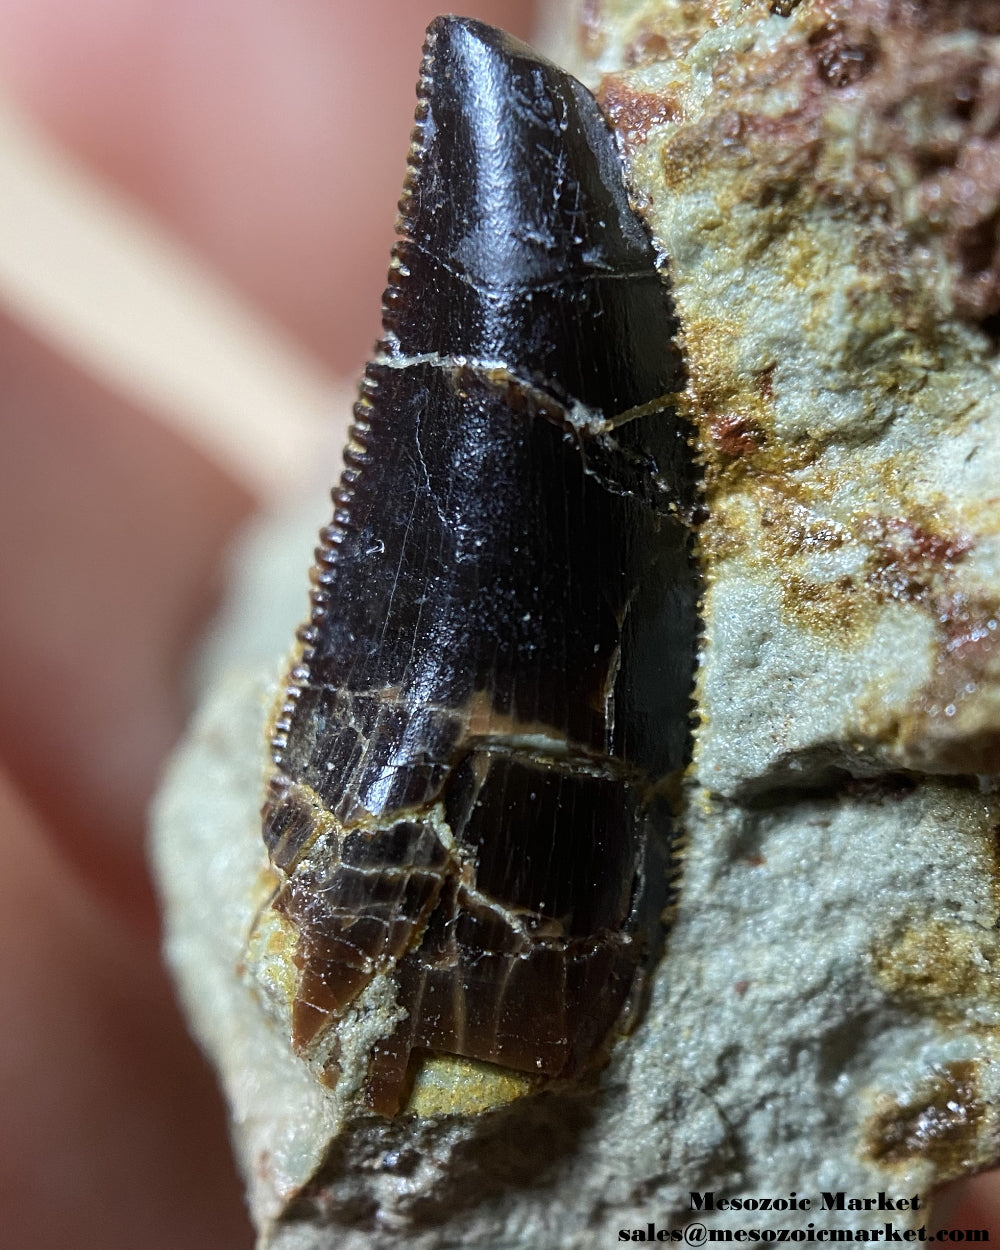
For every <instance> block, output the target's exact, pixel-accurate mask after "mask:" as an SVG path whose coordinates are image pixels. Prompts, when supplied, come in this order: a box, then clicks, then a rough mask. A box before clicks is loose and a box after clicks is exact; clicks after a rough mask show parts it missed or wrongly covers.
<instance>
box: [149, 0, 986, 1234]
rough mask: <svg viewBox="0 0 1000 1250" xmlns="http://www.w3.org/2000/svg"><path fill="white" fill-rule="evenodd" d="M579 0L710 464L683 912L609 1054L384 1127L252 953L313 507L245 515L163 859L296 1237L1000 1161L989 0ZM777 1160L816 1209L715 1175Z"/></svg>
mask: <svg viewBox="0 0 1000 1250" xmlns="http://www.w3.org/2000/svg"><path fill="white" fill-rule="evenodd" d="M583 8H584V11H583V15H582V20H581V25H580V32H581V33H580V41H579V47H578V52H579V54H580V56H579V62H578V64H576V65H570V66H569V68H571V69H574V70H575V71H576V72H579V73H580V74H581V75H582V76H583V77H584V78H585V79H587V80H588V81H589V82H590V83H591V84H592V85H594V86H595V87H597V86H599V87H600V91H601V98H602V99H603V101H604V104H605V107H606V108H607V110H608V111H609V114H610V115H611V117H612V118H613V120H614V122H615V124H616V126H617V127H618V129H619V132H620V133H621V135H622V137H623V141H624V143H625V145H626V148H627V151H628V154H629V158H630V163H631V167H632V171H633V177H634V180H635V185H636V189H637V192H638V193H639V194H640V195H641V196H642V197H644V199H645V201H646V205H645V207H646V212H647V217H648V220H649V222H650V225H651V228H652V229H653V230H654V232H655V235H656V238H657V240H658V242H659V243H660V245H661V246H662V248H663V250H664V253H665V255H666V256H667V258H668V263H669V268H670V274H671V280H672V283H673V286H674V292H675V297H676V300H677V304H678V308H679V311H680V314H681V320H682V324H683V327H684V336H685V350H686V353H687V358H688V361H689V369H690V383H689V390H688V404H689V411H690V415H691V417H692V420H693V421H694V422H695V423H696V428H697V430H698V436H699V439H700V444H701V448H702V452H703V456H704V462H705V470H706V505H707V519H706V521H705V523H704V526H703V528H702V533H701V554H702V560H703V566H704V569H705V575H706V600H705V611H704V616H705V629H706V634H705V647H704V654H703V662H702V667H701V673H700V678H699V689H698V700H699V714H700V718H701V720H700V725H699V728H698V732H697V738H696V753H695V761H694V765H693V768H692V770H691V775H690V777H689V779H688V787H687V797H686V832H687V838H686V849H685V855H684V872H683V878H682V883H681V891H680V897H679V902H678V906H677V910H676V916H675V919H674V924H673V928H672V930H671V935H670V940H669V945H668V948H667V952H666V955H665V957H664V959H663V960H662V962H661V964H660V966H659V967H658V969H657V971H656V975H655V977H654V979H653V984H652V987H651V993H650V1000H649V1003H648V1006H647V1009H646V1011H645V1014H644V1016H643V1017H642V1019H641V1021H640V1023H639V1025H638V1027H637V1028H636V1030H635V1032H634V1033H633V1034H632V1035H631V1037H630V1038H629V1039H627V1040H626V1041H624V1042H623V1043H622V1044H620V1045H619V1046H618V1047H617V1048H616V1050H615V1052H614V1054H613V1056H612V1059H611V1063H610V1064H609V1066H608V1068H607V1069H606V1070H605V1071H604V1072H603V1073H601V1074H600V1075H599V1076H598V1077H597V1078H595V1080H594V1082H593V1083H592V1084H591V1085H590V1086H588V1087H585V1088H571V1089H563V1090H558V1089H553V1090H550V1091H548V1092H546V1093H543V1094H541V1095H536V1096H534V1097H530V1098H523V1099H520V1100H518V1101H515V1102H513V1103H512V1104H511V1105H509V1106H507V1107H502V1108H496V1109H493V1110H490V1111H486V1112H483V1113H481V1114H479V1115H455V1114H447V1101H446V1100H439V1104H438V1109H437V1111H435V1112H434V1113H432V1114H424V1115H415V1116H404V1117H401V1118H399V1119H398V1120H395V1121H388V1120H383V1119H378V1118H375V1117H371V1116H366V1115H364V1114H363V1113H360V1112H359V1111H358V1110H357V1108H356V1106H355V1104H354V1103H353V1102H352V1100H351V1098H350V1096H349V1093H348V1090H347V1089H346V1088H345V1087H343V1086H340V1087H338V1089H337V1090H336V1091H332V1092H331V1091H330V1090H328V1089H325V1088H324V1087H323V1086H321V1085H319V1084H318V1083H317V1082H315V1081H314V1080H313V1079H312V1077H311V1076H309V1074H308V1073H307V1072H306V1071H305V1069H304V1068H303V1067H302V1066H301V1065H300V1064H299V1063H298V1061H296V1060H295V1059H294V1058H293V1057H292V1056H291V1055H290V1054H289V1052H288V1049H287V1046H286V1044H285V1040H284V1035H283V1032H282V1030H281V1028H280V1027H276V1025H275V1022H274V1020H273V1019H272V1018H271V1017H270V1016H269V1015H268V1014H267V1012H266V1011H264V1010H262V1009H261V1001H260V996H259V994H258V993H257V992H256V991H255V989H254V987H253V984H252V982H251V979H250V978H249V977H241V976H240V970H242V969H244V968H245V964H246V960H247V952H246V948H245V942H246V935H247V933H248V931H249V929H250V926H251V923H252V921H253V919H254V916H255V914H256V911H257V909H258V907H259V905H260V903H261V902H262V901H263V897H262V893H261V891H262V872H263V870H264V866H265V857H264V851H263V845H262V842H261V839H260V834H259V823H258V809H259V803H260V797H261V787H262V769H263V759H264V748H263V743H264V728H263V726H264V722H265V720H266V718H267V715H268V712H269V710H270V703H271V700H272V698H273V690H272V689H269V681H270V680H271V679H272V678H274V679H276V678H277V674H278V669H279V665H280V660H279V652H280V650H281V648H282V647H284V646H285V645H286V641H284V640H290V638H291V631H292V627H293V623H294V621H295V620H296V618H297V617H298V616H300V615H301V614H302V612H303V610H304V594H305V585H304V578H303V584H302V586H301V589H299V590H297V591H296V592H295V593H294V594H292V593H291V591H289V593H288V595H287V596H286V595H283V594H281V593H276V591H275V587H281V586H284V585H286V584H288V574H287V570H288V568H289V567H290V566H291V567H295V566H296V564H297V565H298V566H299V567H301V568H302V569H304V568H305V565H306V563H307V562H308V549H309V546H310V545H311V544H310V539H309V536H308V535H309V531H310V530H312V529H313V528H314V525H315V523H316V518H314V519H313V520H311V521H310V522H308V523H306V524H305V526H303V527H302V529H303V537H302V538H299V537H298V536H297V534H293V533H290V532H284V531H281V532H278V533H275V534H269V535H267V534H266V535H265V536H264V538H263V539H259V540H257V541H256V542H254V543H253V544H251V545H250V546H249V547H248V548H247V550H246V551H245V553H244V557H243V565H244V572H243V573H242V575H241V577H240V578H239V579H238V585H239V587H240V592H239V594H238V596H237V598H236V600H235V603H236V604H237V605H238V606H237V607H236V608H235V609H234V612H233V615H232V619H231V622H230V624H229V626H228V627H226V628H225V629H224V630H223V634H222V638H221V641H218V642H217V644H216V646H215V649H214V652H213V654H214V662H213V664H212V667H213V668H214V669H215V670H216V671H219V670H223V669H226V670H228V673H227V674H226V675H224V676H222V677H217V678H216V684H215V690H214V693H212V695H211V696H210V698H209V699H208V700H207V701H206V704H205V706H204V708H203V710H202V712H201V714H200V716H199V719H198V721H197V723H196V725H195V726H194V728H193V730H192V733H191V736H190V738H189V740H188V742H187V744H186V745H185V746H184V747H183V748H182V750H181V751H180V752H179V754H178V756H177V759H176V761H175V763H174V765H173V768H172V770H171V774H170V776H169V777H168V779H167V782H166V785H165V787H164V790H163V793H162V795H161V798H160V801H159V804H158V810H157V815H156V822H155V823H156V830H157V833H156V844H155V845H156V852H155V853H156V858H157V863H158V869H159V873H160V879H161V882H162V883H163V884H162V888H163V892H164V897H165V903H166V912H167V923H168V955H169V957H170V959H171V962H172V964H173V966H174V968H175V970H176V971H177V974H178V978H179V981H180V983H181V986H182V989H183V992H184V995H185V999H186V1001H187V1005H188V1009H189V1012H190V1016H191V1019H192V1022H193V1026H194V1028H195V1031H196V1033H197V1034H198V1036H199V1038H200V1040H201V1041H202V1043H203V1045H204V1046H205V1047H206V1049H207V1050H208V1051H209V1052H210V1053H211V1054H212V1055H213V1057H214V1059H215V1062H216V1063H217V1065H218V1067H219V1070H220V1072H221V1074H222V1079H223V1081H224V1083H225V1085H226V1088H227V1091H228V1094H229V1097H230V1099H231V1103H232V1106H233V1118H234V1136H235V1139H236V1143H237V1149H238V1151H239V1154H240V1157H241V1160H242V1163H243V1166H244V1170H245V1172H246V1175H247V1177H248V1184H249V1188H250V1194H251V1202H252V1205H253V1209H254V1212H255V1216H256V1218H257V1220H258V1222H259V1224H260V1225H261V1227H262V1230H263V1232H262V1245H266V1246H271V1247H280V1248H281V1250H293V1248H294V1250H319V1248H320V1247H323V1246H329V1245H331V1244H336V1245H338V1246H342V1247H346V1248H348V1250H350V1248H352V1247H357V1248H358V1250H361V1248H362V1247H365V1248H374V1250H378V1247H382V1246H384V1247H389V1246H390V1245H396V1244H398V1242H399V1240H400V1239H401V1238H405V1240H406V1241H407V1244H410V1245H413V1246H416V1247H421V1248H426V1250H431V1248H432V1247H433V1248H437V1247H443V1246H454V1245H462V1246H465V1245H470V1246H471V1245H481V1246H488V1247H491V1250H506V1248H507V1247H510V1248H511V1250H513V1247H522V1246H523V1247H534V1248H537V1247H545V1248H546V1250H549V1248H552V1250H562V1248H566V1250H569V1248H571V1247H574V1248H580V1250H583V1248H585V1247H587V1248H589V1247H598V1246H603V1245H608V1244H611V1243H614V1242H615V1241H617V1239H618V1230H619V1229H622V1228H643V1229H644V1228H645V1227H646V1225H647V1223H649V1222H654V1223H655V1225H656V1227H657V1228H658V1229H663V1228H678V1229H679V1228H681V1227H683V1225H684V1224H685V1223H686V1222H688V1221H690V1220H692V1219H699V1220H701V1221H702V1222H703V1223H705V1224H707V1225H709V1226H712V1225H717V1226H720V1227H726V1228H732V1229H738V1228H760V1229H765V1228H774V1229H776V1228H805V1227H806V1226H807V1225H808V1224H809V1223H810V1222H812V1223H814V1224H815V1226H816V1228H837V1227H839V1228H855V1227H868V1226H872V1227H881V1225H882V1224H883V1223H884V1221H885V1220H886V1218H894V1220H895V1226H896V1228H897V1229H899V1230H902V1229H904V1228H907V1227H913V1228H919V1227H920V1226H922V1225H924V1224H926V1223H927V1214H928V1213H927V1210H926V1208H925V1206H924V1205H922V1206H921V1207H920V1208H918V1209H917V1210H916V1211H905V1212H899V1213H897V1214H896V1215H895V1216H893V1217H886V1216H885V1215H884V1214H882V1213H870V1214H868V1215H867V1216H866V1215H860V1216H859V1214H858V1212H856V1211H840V1212H838V1211H833V1212H820V1211H818V1209H817V1208H818V1206H819V1200H820V1199H819V1195H820V1194H821V1193H822V1192H823V1191H831V1192H832V1191H844V1192H845V1193H847V1194H848V1195H856V1196H859V1197H872V1196H875V1195H877V1194H878V1193H879V1191H886V1192H888V1193H890V1194H896V1195H912V1194H913V1193H915V1192H916V1193H919V1194H920V1195H921V1196H922V1199H923V1200H924V1201H926V1199H927V1196H928V1194H929V1191H930V1190H931V1189H932V1188H933V1187H934V1186H935V1185H937V1184H939V1183H940V1182H942V1181H943V1180H945V1179H948V1178H950V1177H953V1176H957V1175H960V1174H962V1173H965V1172H968V1171H971V1170H974V1169H976V1168H979V1167H983V1166H985V1165H987V1164H988V1163H990V1162H992V1161H993V1160H994V1159H995V1157H996V1154H997V1141H998V1139H1000V1138H998V1134H1000V1110H998V1108H1000V1062H998V1060H1000V1044H998V1033H997V1025H998V1023H1000V984H998V978H997V973H996V965H997V961H998V959H1000V935H998V931H997V918H998V916H1000V861H998V848H997V830H998V827H1000V796H998V795H997V794H996V793H995V786H994V784H993V782H992V780H991V777H990V775H992V774H996V773H998V772H1000V764H998V757H1000V736H998V735H1000V649H998V647H997V644H996V638H997V635H998V633H1000V626H998V612H1000V593H998V591H1000V538H998V534H1000V509H998V508H997V506H996V504H997V501H998V496H1000V487H998V486H997V483H998V482H1000V437H998V433H1000V431H998V428H997V427H998V423H1000V392H998V389H997V385H996V382H997V364H996V356H997V349H998V340H1000V251H998V240H997V221H998V219H1000V8H998V7H997V6H996V5H994V4H993V3H991V2H990V0H979V2H978V3H977V2H976V0H966V2H965V3H962V2H961V0H952V2H951V3H948V4H945V3H943V2H942V3H936V2H935V0H923V2H922V3H918V2H917V0H912V2H908V0H801V2H800V3H798V4H796V3H795V0H775V2H774V3H773V4H769V3H767V0H749V2H740V0H711V2H710V3H705V4H698V5H693V4H690V3H688V2H687V0H657V2H655V3H653V2H652V0H645V2H640V0H605V2H603V3H602V2H601V0H588V2H587V3H585V4H584V6H583ZM332 476H333V474H332V473H331V477H332ZM322 511H323V509H320V515H321V513H322ZM299 595H301V596H302V599H299ZM248 620H252V621H253V631H252V634H253V638H252V639H250V640H248V641H242V642H239V643H234V641H233V639H234V637H235V636H236V635H240V637H241V638H243V637H245V635H241V634H240V628H242V627H240V626H238V625H237V624H235V623H234V622H238V621H243V622H246V621H248ZM254 639H255V640H254ZM277 639H282V641H281V642H277V641H275V640H277ZM272 648H273V649H272ZM271 655H273V664H272V662H271V660H270V659H266V660H265V659H264V658H263V657H265V656H271ZM262 672H263V673H264V674H265V675H264V676H262V675H261V673H262ZM977 774H979V776H977ZM279 1014H280V1013H279ZM358 1027H360V1028H362V1029H363V1027H364V1021H363V1019H359V1021H358ZM348 1084H349V1083H348ZM428 1105H429V1104H428ZM792 1190H794V1191H796V1193H797V1194H798V1195H800V1196H802V1195H806V1196H809V1197H811V1198H812V1199H813V1209H811V1210H809V1211H799V1212H791V1213H790V1212H787V1211H786V1212H780V1211H779V1212H767V1213H765V1212H756V1213H754V1215H753V1216H752V1217H751V1216H749V1215H748V1213H746V1212H738V1211H737V1212H734V1211H715V1212H713V1213H707V1214H706V1213H703V1214H701V1215H698V1216H695V1215H693V1214H692V1212H691V1210H690V1199H689V1195H690V1193H691V1192H692V1191H699V1192H704V1191H714V1192H715V1193H716V1195H717V1196H721V1195H726V1196H730V1195H772V1196H784V1195H787V1194H788V1193H789V1192H790V1191H792Z"/></svg>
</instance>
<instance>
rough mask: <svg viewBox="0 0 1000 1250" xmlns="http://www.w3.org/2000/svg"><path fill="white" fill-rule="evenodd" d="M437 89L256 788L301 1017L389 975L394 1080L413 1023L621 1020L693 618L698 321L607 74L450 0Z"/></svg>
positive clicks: (657, 882) (678, 735)
mask: <svg viewBox="0 0 1000 1250" xmlns="http://www.w3.org/2000/svg"><path fill="white" fill-rule="evenodd" d="M418 95H419V105H418V111H417V119H418V125H417V129H416V131H415V135H414V146H413V151H412V156H411V168H410V174H409V177H408V180H407V190H406V193H405V195H404V199H403V202H402V205H401V228H402V230H403V231H404V237H403V239H402V241H401V242H400V243H399V244H398V246H397V248H396V251H395V258H394V261H393V268H392V272H391V275H390V287H389V291H388V293H387V296H386V305H385V318H384V324H385V339H384V341H383V343H382V344H381V353H380V355H379V357H378V358H377V359H376V360H375V361H374V362H373V363H372V364H370V365H369V366H368V368H367V370H366V373H365V378H364V381H363V383H362V387H361V398H360V401H359V403H358V404H357V406H356V409H355V413H356V421H355V424H354V427H353V432H352V436H351V440H350V442H349V444H348V448H347V452H346V454H345V461H346V467H345V469H344V473H343V476H342V479H341V482H340V485H339V487H338V488H337V489H336V490H335V492H334V501H335V505H336V511H335V514H334V518H333V522H332V524H331V525H330V526H328V527H327V528H326V529H325V530H324V531H323V532H322V535H321V546H320V548H319V549H318V552H317V564H316V566H315V568H314V571H313V581H314V592H313V609H312V617H311V620H310V622H309V624H308V625H307V626H306V627H305V628H304V629H303V630H302V631H301V634H300V640H301V650H300V654H299V655H298V657H297V659H296V662H295V665H294V667H293V669H292V672H291V674H290V678H289V683H288V688H287V691H286V698H285V702H284V705H283V707H282V709H281V711H280V713H279V716H278V718H277V723H276V727H275V735H274V766H275V770H274V775H273V778H272V781H271V786H270V791H269V797H268V800H267V804H266V808H265V813H264V836H265V840H266V843H267V846H268V850H269V853H270V855H271V859H272V863H273V864H274V865H275V867H276V869H278V871H279V873H280V875H281V878H282V884H281V885H280V887H279V889H278V891H277V894H276V896H275V898H274V899H273V902H272V906H273V907H274V908H276V909H277V910H278V911H279V912H280V913H281V914H282V915H283V916H284V917H285V918H286V919H287V920H288V921H290V922H291V924H292V925H293V926H294V928H295V930H296V932H297V935H298V936H297V943H298V945H297V949H296V953H295V963H296V966H297V969H298V981H297V985H296V989H295V1005H294V1009H293V1016H292V1028H293V1042H294V1044H295V1046H296V1047H297V1048H298V1049H299V1050H300V1051H301V1052H302V1053H303V1054H306V1055H309V1054H312V1053H315V1051H316V1048H317V1047H318V1046H320V1045H322V1046H324V1047H325V1051H324V1053H327V1054H329V1053H330V1046H329V1032H330V1029H331V1028H332V1027H333V1026H334V1024H335V1022H336V1020H337V1019H338V1017H340V1016H341V1015H342V1014H343V1013H344V1011H345V1010H346V1009H347V1008H348V1007H349V1006H350V1005H351V1004H352V1003H354V1002H355V1001H356V999H357V997H358V995H359V994H360V993H361V992H362V990H363V989H364V987H365V986H366V985H367V984H368V983H370V982H371V980H372V979H373V978H374V977H375V976H379V975H383V974H384V975H386V976H389V977H390V978H391V981H392V984H393V987H394V993H395V996H396V1001H397V1003H398V1005H399V1006H400V1007H401V1008H403V1009H404V1011H405V1018H403V1019H402V1020H401V1022H400V1023H399V1024H398V1027H397V1028H396V1030H395V1032H393V1033H392V1034H391V1036H387V1037H385V1038H383V1039H382V1041H381V1042H379V1043H378V1044H377V1045H376V1047H375V1049H374V1051H373V1054H372V1056H371V1063H370V1070H369V1080H368V1101H369V1103H370V1105H371V1106H372V1107H374V1108H375V1109H376V1110H378V1111H381V1112H385V1113H392V1112H394V1111H395V1110H397V1109H398V1106H399V1103H400V1099H401V1097H402V1094H403V1092H404V1090H405V1086H406V1079H407V1068H408V1064H409V1058H410V1053H411V1051H414V1050H425V1051H426V1050H430V1051H435V1052H441V1053H445V1054H453V1055H460V1056H466V1057H470V1058H474V1059H480V1060H487V1061H492V1062H494V1063H497V1064H501V1065H504V1066H506V1067H509V1068H513V1069H516V1070H519V1071H526V1072H532V1073H538V1074H541V1075H544V1076H549V1077H556V1076H568V1075H571V1074H572V1073H574V1072H576V1071H577V1070H579V1069H580V1068H581V1067H584V1066H586V1065H588V1064H590V1063H592V1062H595V1061H596V1060H597V1059H598V1058H599V1057H600V1056H601V1054H602V1053H603V1048H604V1045H605V1043H606V1040H607V1039H608V1037H609V1034H610V1033H611V1032H612V1030H613V1028H614V1025H615V1023H616V1021H617V1020H618V1018H619V1016H620V1015H621V1012H622V1008H623V1005H624V1003H625V1001H626V999H627V997H628V995H629V992H630V988H631V987H632V984H633V980H634V976H635V971H636V967H637V965H638V963H639V961H640V959H641V957H642V953H643V947H644V934H645V933H646V930H647V929H648V928H649V925H650V917H655V916H656V915H657V914H658V911H659V905H660V904H661V903H662V895H663V888H662V871H659V872H657V871H654V870H652V869H650V867H649V865H650V864H651V863H653V862H657V857H658V856H660V857H661V858H660V859H659V861H658V862H659V863H660V864H661V866H662V853H663V851H664V847H665V844H666V841H667V839H668V836H669V830H668V828H667V824H668V822H667V819H666V817H665V814H664V813H665V803H664V801H663V799H662V796H661V793H660V791H661V790H662V782H663V780H664V778H665V777H666V776H667V775H668V774H669V773H671V772H672V771H674V770H676V769H678V768H679V767H680V766H681V765H682V764H683V761H684V756H685V751H686V742H687V722H688V706H689V696H690V687H691V679H692V668H693V659H694V644H695V631H696V606H695V605H696V591H695V585H694V578H693V574H692V570H691V567H690V561H689V552H688V546H689V528H688V524H687V519H688V517H689V514H690V510H691V506H692V501H693V497H694V490H695V487H694V472H693V468H692V465H691V454H690V450H689V448H688V442H687V431H686V429H685V427H684V424H683V422H682V421H681V420H680V419H679V418H678V417H677V415H676V414H675V412H674V410H673V408H672V407H671V406H670V393H671V392H674V391H676V390H677V389H678V387H679V385H680V384H681V381H682V374H683V369H682V364H681V360H680V356H679V354H678V351H677V349H676V347H675V346H674V344H673V341H672V335H673V332H674V330H675V321H674V317H673V312H672V307H671V302H670V299H669V294H668V292H667V290H666V288H665V286H664V284H663V282H662V280H661V279H660V276H659V274H658V273H657V270H656V266H655V257H654V253H653V249H652V247H651V245H650V242H649V240H648V238H647V236H646V235H645V233H644V231H643V228H642V225H641V223H640V222H639V220H638V219H637V218H636V217H635V215H634V214H633V212H632V210H631V208H630V207H629V202H628V197H627V193H626V190H625V187H624V183H623V174H622V167H621V164H620V161H619V158H618V154H617V151H616V149H615V145H614V142H613V139H612V136H611V134H610V132H609V130H608V128H607V126H606V124H605V123H604V121H603V118H602V117H601V114H600V111H599V109H598V106H597V104H596V102H595V101H594V99H593V97H592V96H591V95H590V94H589V92H587V91H586V89H585V88H584V87H582V86H581V85H580V84H579V83H578V82H576V81H575V80H574V79H572V78H570V77H569V76H567V75H566V74H564V73H562V72H561V71H560V70H558V69H556V68H555V67H554V66H552V65H551V64H549V63H548V62H546V61H544V60H542V59H541V58H539V57H538V56H536V55H535V54H534V53H533V52H532V51H531V50H530V49H529V48H527V47H525V46H524V45H522V44H520V43H518V42H516V41H514V40H512V39H510V38H508V37H507V36H506V35H503V34H501V33H500V32H498V31H495V30H492V29H491V28H489V27H486V26H483V25H482V24H480V23H478V22H473V21H468V20H464V19H456V18H439V19H437V20H436V21H435V22H434V23H433V24H432V25H431V27H430V30H429V32H428V38H427V44H426V48H425V59H424V64H423V71H422V76H421V82H420V87H419V90H418ZM332 1075H335V1074H333V1073H331V1076H332Z"/></svg>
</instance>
